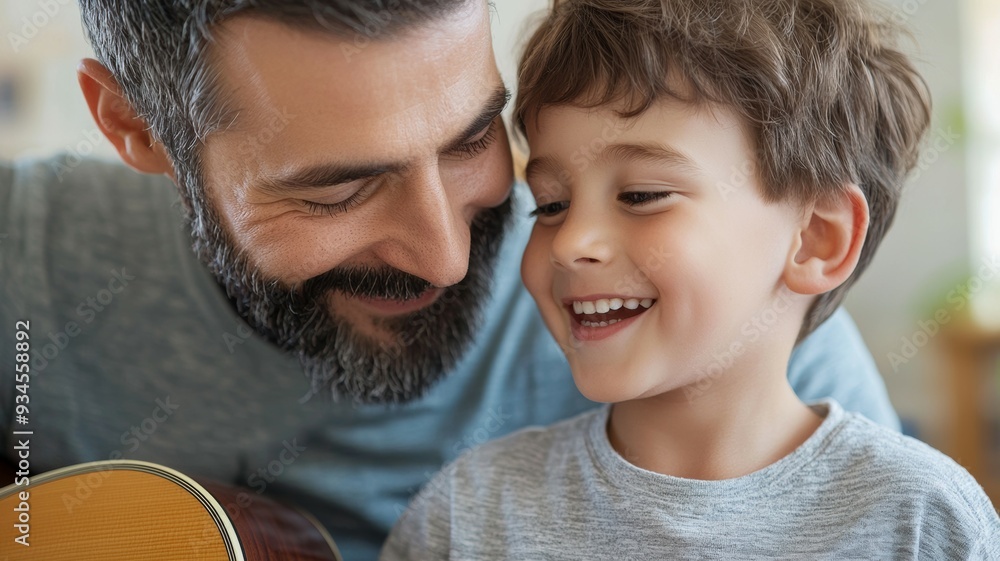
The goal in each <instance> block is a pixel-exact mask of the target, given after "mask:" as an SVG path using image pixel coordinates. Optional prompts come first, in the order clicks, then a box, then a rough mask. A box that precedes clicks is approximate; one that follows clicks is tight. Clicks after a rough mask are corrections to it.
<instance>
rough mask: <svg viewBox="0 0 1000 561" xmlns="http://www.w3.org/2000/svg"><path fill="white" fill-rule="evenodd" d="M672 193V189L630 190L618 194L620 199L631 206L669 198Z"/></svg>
mask: <svg viewBox="0 0 1000 561" xmlns="http://www.w3.org/2000/svg"><path fill="white" fill-rule="evenodd" d="M671 195H673V192H671V191H630V192H627V193H622V194H620V195H618V200H619V201H621V202H623V203H625V204H627V205H629V206H643V205H648V204H650V203H655V202H656V201H660V200H663V199H667V198H669V197H670V196H671Z"/></svg>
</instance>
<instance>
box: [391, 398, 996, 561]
mask: <svg viewBox="0 0 1000 561" xmlns="http://www.w3.org/2000/svg"><path fill="white" fill-rule="evenodd" d="M813 408H814V409H815V410H816V411H817V413H818V414H820V415H824V416H825V420H824V421H823V423H822V424H821V426H820V427H819V429H818V430H817V431H816V432H815V433H814V434H813V435H812V436H811V437H810V438H809V439H808V440H807V441H806V442H805V443H804V444H802V445H801V446H800V447H799V448H798V449H796V450H795V451H794V452H793V453H792V454H790V455H788V456H787V457H785V458H783V459H781V460H779V461H778V462H776V463H774V464H772V465H770V466H768V467H766V468H764V469H762V470H760V471H757V472H755V473H752V474H750V475H746V476H744V477H739V478H735V479H729V480H723V481H698V480H691V479H682V478H678V477H671V476H666V475H662V474H658V473H654V472H651V471H647V470H643V469H641V468H638V467H636V466H633V465H632V464H630V463H628V462H627V461H626V460H625V459H623V458H622V457H621V456H620V455H619V454H618V453H617V452H615V450H614V449H613V448H612V447H611V444H610V443H609V442H608V438H607V432H606V430H605V427H606V425H607V415H608V411H609V408H608V407H602V408H600V409H598V410H596V411H591V412H587V413H584V414H581V415H579V416H577V417H575V418H573V419H570V420H567V421H564V422H561V423H559V424H556V425H553V426H551V427H549V428H531V429H525V430H522V431H520V432H518V433H515V434H513V435H510V436H508V437H506V438H503V439H501V440H498V441H494V442H491V443H487V444H486V445H484V446H482V447H480V448H478V449H475V450H472V451H470V452H467V453H466V454H464V455H463V456H461V457H460V458H459V459H458V460H456V461H455V462H454V463H453V464H451V465H449V466H448V467H446V468H445V469H444V470H443V471H442V472H441V473H440V474H438V476H437V477H435V479H433V480H432V481H431V482H430V483H428V484H427V486H426V487H425V488H424V489H422V490H421V492H420V493H419V494H418V496H417V497H416V498H415V499H414V501H413V503H412V504H411V505H410V508H409V509H408V510H407V512H406V513H405V514H404V515H403V517H402V518H401V519H400V521H399V523H398V524H397V526H396V527H395V528H394V529H393V531H392V533H391V534H390V536H389V540H388V542H387V543H386V545H385V548H384V549H383V550H382V556H381V559H382V561H392V560H396V559H420V560H425V559H460V560H462V561H473V560H477V559H490V560H498V559H517V560H520V561H526V560H542V559H544V560H553V561H554V560H560V559H566V560H574V561H576V560H579V559H615V560H626V559H637V560H642V561H652V560H654V559H725V560H727V561H728V560H734V559H739V560H744V559H809V560H814V559H838V560H839V559H933V560H935V561H938V560H945V559H948V560H954V559H989V560H997V559H1000V518H998V517H997V513H996V511H995V510H994V508H993V507H992V505H991V504H990V501H989V499H988V498H987V497H986V495H985V493H984V492H983V490H982V488H981V487H980V486H979V485H978V484H977V483H976V481H975V480H974V479H973V478H972V477H971V476H970V475H969V474H968V472H966V471H965V470H964V469H962V468H961V467H960V466H958V465H957V464H956V463H955V462H953V461H952V460H951V459H949V458H948V457H946V456H944V455H943V454H941V453H939V452H937V451H936V450H934V449H932V448H930V447H929V446H927V445H925V444H923V443H921V442H919V441H917V440H914V439H912V438H908V437H905V436H902V435H900V434H898V433H896V432H893V431H890V430H887V429H885V428H884V427H880V426H878V425H876V424H875V423H873V422H871V421H869V420H867V419H865V418H864V417H862V416H860V415H857V414H854V413H848V412H845V411H844V410H843V409H842V408H841V407H840V405H838V404H837V403H836V402H835V401H832V400H826V401H822V402H819V403H817V404H815V405H813Z"/></svg>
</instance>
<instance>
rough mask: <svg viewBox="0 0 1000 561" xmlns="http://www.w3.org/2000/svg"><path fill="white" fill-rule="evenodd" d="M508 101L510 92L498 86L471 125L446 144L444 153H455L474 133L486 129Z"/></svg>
mask: <svg viewBox="0 0 1000 561" xmlns="http://www.w3.org/2000/svg"><path fill="white" fill-rule="evenodd" d="M509 101H510V90H508V89H507V87H506V86H504V85H503V84H500V85H498V86H497V87H496V89H495V90H494V91H493V95H491V96H490V98H489V99H487V100H486V103H484V104H483V107H482V109H481V110H480V111H479V114H478V115H476V117H475V118H474V119H473V120H472V122H471V123H469V125H468V126H467V127H465V129H464V130H463V131H462V133H461V134H459V135H458V136H456V137H455V138H454V139H452V141H451V142H449V143H447V144H446V148H445V149H444V152H455V151H457V150H458V149H459V148H460V147H461V146H462V145H463V144H465V143H466V142H467V141H468V140H469V138H471V137H473V136H475V135H476V133H478V132H481V131H482V130H483V129H485V128H486V126H487V125H489V124H490V123H492V122H493V120H494V119H496V118H497V117H498V116H499V115H500V114H501V113H503V110H504V108H506V107H507V103H508V102H509Z"/></svg>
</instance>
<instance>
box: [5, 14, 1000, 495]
mask: <svg viewBox="0 0 1000 561" xmlns="http://www.w3.org/2000/svg"><path fill="white" fill-rule="evenodd" d="M882 2H883V3H884V4H885V6H886V7H887V9H889V10H890V11H891V13H892V14H893V17H895V18H896V19H898V20H899V21H901V22H905V23H906V24H907V25H908V26H909V27H910V28H911V29H912V30H913V33H914V38H915V41H914V44H913V45H912V48H910V49H909V50H910V51H911V53H912V54H913V56H914V57H915V59H916V60H917V61H918V66H919V68H920V70H921V72H922V73H923V75H924V77H925V78H926V80H927V81H928V83H929V84H930V87H931V90H932V92H933V95H934V103H935V116H934V122H933V125H932V129H931V133H930V135H929V136H928V138H927V139H926V146H925V150H924V154H923V157H922V159H921V161H920V164H919V166H918V170H917V172H916V173H915V174H914V176H913V178H912V179H911V181H910V184H909V186H908V189H907V192H906V193H905V195H904V198H903V202H902V206H901V208H900V210H899V214H898V215H897V218H896V222H895V225H894V226H893V229H892V230H891V231H890V233H889V235H888V237H887V238H886V239H885V242H884V243H883V245H882V248H881V249H880V252H879V255H878V258H876V260H875V262H874V264H873V266H872V267H871V268H870V269H869V270H868V272H867V273H866V274H865V275H864V276H863V277H862V279H861V281H860V282H859V284H858V285H857V286H856V288H854V290H853V291H852V293H851V296H850V297H849V298H848V300H847V308H848V309H849V310H850V312H851V314H852V315H853V316H854V319H855V321H856V322H857V324H858V326H859V328H860V330H861V332H862V335H863V336H864V338H865V341H866V342H867V343H868V346H869V348H870V349H871V351H872V354H873V355H874V357H875V360H876V362H877V363H878V367H879V370H880V371H881V372H882V375H883V376H884V377H885V381H886V384H887V386H888V388H889V393H890V396H891V399H892V401H893V404H894V405H895V407H896V409H897V411H898V412H899V413H900V415H901V416H902V418H903V420H904V424H905V430H906V432H907V433H909V434H912V435H914V436H916V437H918V438H920V439H922V440H925V441H927V442H929V443H930V444H932V445H933V446H935V447H937V448H939V449H941V450H943V451H944V452H946V453H948V454H950V455H952V456H953V457H954V458H956V459H957V460H958V461H959V462H960V463H962V464H963V465H965V466H966V467H967V468H968V469H969V470H970V471H971V472H972V473H973V475H975V476H976V477H977V478H978V479H979V480H980V482H981V483H983V485H984V486H985V487H986V488H987V491H988V492H989V493H990V494H991V496H992V498H993V501H994V504H1000V104H998V103H997V102H996V100H998V99H1000V0H882ZM495 3H496V10H495V15H494V22H493V28H494V37H495V45H496V52H497V58H498V61H499V64H500V68H501V72H502V73H503V76H504V78H505V80H506V82H507V84H508V85H509V86H510V87H511V88H514V87H515V86H516V80H515V78H516V72H515V68H516V60H517V54H518V46H519V45H520V44H521V42H522V39H523V38H524V35H525V30H526V26H527V22H528V21H530V19H531V16H532V14H537V13H538V12H539V11H540V10H543V9H545V7H546V6H547V4H548V1H547V0H497V1H496V2H495ZM0 39H2V45H0V158H2V159H15V158H26V157H35V156H44V155H48V154H51V153H53V152H56V151H66V152H70V153H73V154H77V155H79V156H83V157H104V158H115V156H114V153H113V151H112V150H111V147H110V144H108V143H107V141H106V140H105V139H104V138H103V137H101V136H100V134H99V133H98V131H97V129H96V128H95V126H94V124H93V122H92V121H91V118H90V115H89V113H88V111H87V109H86V107H85V105H84V102H83V98H82V96H81V95H80V92H79V89H78V87H77V83H76V76H75V69H76V65H77V63H78V62H79V60H80V59H81V58H84V57H88V56H92V53H91V51H90V48H89V47H88V46H87V44H86V42H85V40H84V38H83V33H82V31H81V28H80V22H79V12H78V10H77V6H76V2H75V1H74V0H0Z"/></svg>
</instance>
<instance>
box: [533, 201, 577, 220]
mask: <svg viewBox="0 0 1000 561" xmlns="http://www.w3.org/2000/svg"><path fill="white" fill-rule="evenodd" d="M567 208H569V201H557V202H554V203H547V204H544V205H539V206H538V208H536V209H535V210H533V211H531V216H532V217H538V216H555V215H557V214H559V213H560V212H562V211H564V210H566V209H567Z"/></svg>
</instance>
